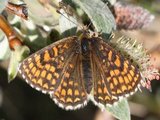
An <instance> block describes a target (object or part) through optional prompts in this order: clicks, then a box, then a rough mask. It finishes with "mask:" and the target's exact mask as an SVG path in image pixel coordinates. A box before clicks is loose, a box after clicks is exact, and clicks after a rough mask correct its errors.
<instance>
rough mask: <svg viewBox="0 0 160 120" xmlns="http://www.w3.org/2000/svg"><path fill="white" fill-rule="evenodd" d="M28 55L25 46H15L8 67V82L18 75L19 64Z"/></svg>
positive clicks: (27, 49)
mask: <svg viewBox="0 0 160 120" xmlns="http://www.w3.org/2000/svg"><path fill="white" fill-rule="evenodd" d="M28 54H29V48H28V47H26V46H17V47H16V49H15V51H12V52H11V58H10V63H9V67H8V82H11V81H12V80H13V79H14V78H15V77H16V75H17V73H18V69H17V68H18V65H19V63H20V62H21V61H22V60H23V59H24V58H26V56H28Z"/></svg>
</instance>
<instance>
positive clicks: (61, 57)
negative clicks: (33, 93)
mask: <svg viewBox="0 0 160 120" xmlns="http://www.w3.org/2000/svg"><path fill="white" fill-rule="evenodd" d="M75 39H76V37H69V38H65V39H62V40H60V41H57V42H55V43H53V44H51V45H49V46H47V47H45V48H43V49H41V50H40V51H38V52H36V53H34V54H32V55H31V56H29V57H28V58H26V59H25V60H24V61H23V62H22V63H21V64H20V67H19V72H20V73H21V74H22V76H23V78H24V79H26V82H27V83H29V84H30V85H31V86H32V87H34V88H36V89H37V90H40V91H42V92H43V93H46V92H47V93H48V92H50V91H54V90H55V89H56V88H57V87H58V86H59V84H60V83H61V77H62V73H63V71H65V66H66V64H67V62H68V60H69V59H70V57H71V54H72V51H73V49H74V46H75Z"/></svg>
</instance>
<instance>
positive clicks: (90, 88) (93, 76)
mask: <svg viewBox="0 0 160 120" xmlns="http://www.w3.org/2000/svg"><path fill="white" fill-rule="evenodd" d="M19 72H20V73H21V75H22V76H23V78H24V79H25V80H26V82H27V83H28V84H30V85H31V86H32V87H33V88H35V89H37V90H39V91H41V92H43V93H47V94H49V95H50V97H51V98H52V99H53V100H54V102H55V103H56V104H57V105H58V106H59V107H61V108H64V109H66V110H75V109H78V108H81V107H83V106H85V105H86V104H87V102H88V100H92V101H93V102H94V103H95V104H96V105H101V106H103V107H105V106H106V105H112V104H114V103H116V102H117V101H119V100H120V99H121V98H122V97H128V96H129V95H130V94H133V93H134V92H135V91H136V90H137V87H138V86H139V84H140V81H141V75H140V71H139V69H138V67H137V65H135V64H133V63H132V62H131V60H129V59H127V58H125V57H124V56H123V55H121V53H119V52H118V51H116V50H115V49H114V48H113V47H111V46H110V45H109V44H108V43H106V42H105V41H104V40H103V39H102V38H101V37H96V36H91V35H90V34H88V33H86V32H84V33H82V34H81V35H80V36H72V37H68V38H64V39H62V40H60V41H57V42H55V43H53V44H51V45H49V46H47V47H45V48H43V49H41V50H40V51H38V52H36V53H34V54H32V55H31V56H29V57H28V58H26V59H25V60H24V61H23V62H22V63H21V64H20V66H19Z"/></svg>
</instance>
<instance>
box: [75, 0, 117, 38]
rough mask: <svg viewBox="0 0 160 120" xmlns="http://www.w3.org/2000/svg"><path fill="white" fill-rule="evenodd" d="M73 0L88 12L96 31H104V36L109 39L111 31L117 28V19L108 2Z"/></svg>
mask: <svg viewBox="0 0 160 120" xmlns="http://www.w3.org/2000/svg"><path fill="white" fill-rule="evenodd" d="M73 2H75V3H76V4H77V5H79V6H80V7H81V8H82V9H83V10H84V11H85V12H86V14H87V15H88V17H89V18H90V19H91V21H92V23H93V25H94V26H95V29H96V31H97V32H102V36H103V37H104V38H106V39H107V38H108V37H109V35H110V33H111V32H112V31H113V30H115V28H116V24H115V20H114V17H113V15H112V13H111V11H110V10H109V8H108V7H107V4H105V3H103V2H102V1H100V0H74V1H73Z"/></svg>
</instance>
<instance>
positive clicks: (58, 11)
mask: <svg viewBox="0 0 160 120" xmlns="http://www.w3.org/2000/svg"><path fill="white" fill-rule="evenodd" d="M60 9H61V8H60ZM56 12H57V13H59V14H60V15H62V16H63V17H65V18H66V19H67V20H69V21H70V22H72V23H73V24H75V25H76V26H79V27H80V28H81V29H83V27H82V26H80V25H78V24H77V23H75V22H74V21H72V20H71V19H69V18H68V17H66V16H65V15H64V14H63V13H62V12H61V11H60V10H59V9H57V11H56Z"/></svg>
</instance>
